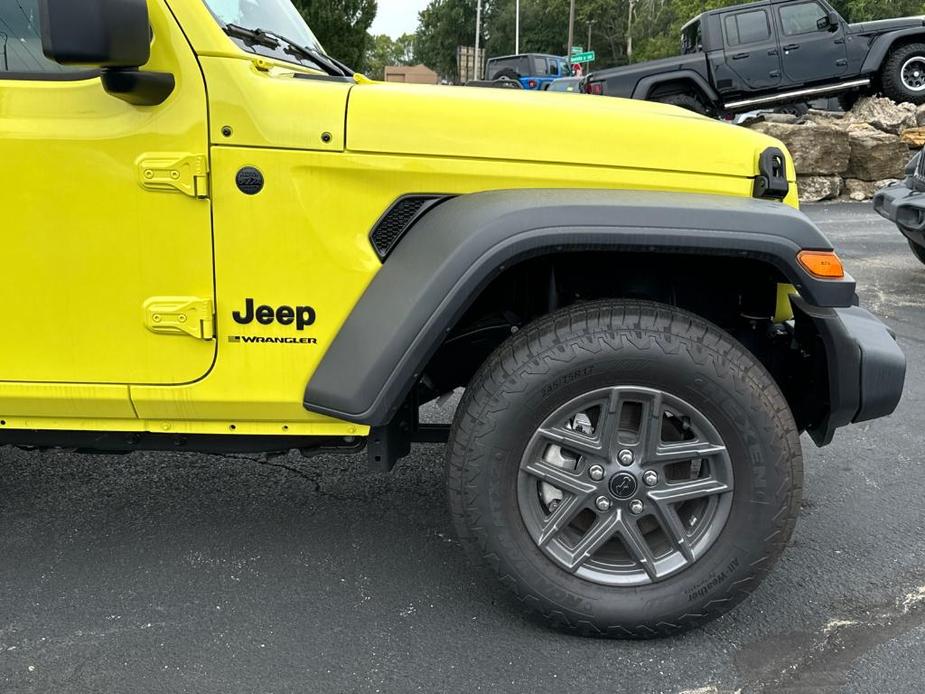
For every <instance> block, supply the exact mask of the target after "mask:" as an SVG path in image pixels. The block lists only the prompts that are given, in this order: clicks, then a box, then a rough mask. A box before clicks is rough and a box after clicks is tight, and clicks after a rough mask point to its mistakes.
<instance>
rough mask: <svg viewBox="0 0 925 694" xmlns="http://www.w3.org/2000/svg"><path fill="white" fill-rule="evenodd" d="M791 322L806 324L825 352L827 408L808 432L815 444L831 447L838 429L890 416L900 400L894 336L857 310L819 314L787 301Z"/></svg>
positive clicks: (901, 358)
mask: <svg viewBox="0 0 925 694" xmlns="http://www.w3.org/2000/svg"><path fill="white" fill-rule="evenodd" d="M791 301H792V302H793V307H794V313H795V315H796V319H797V322H798V323H799V321H801V320H806V319H809V320H811V321H812V323H813V324H814V326H815V330H816V332H817V333H818V335H819V337H820V339H821V340H822V344H823V346H824V349H825V355H826V365H827V371H828V373H827V376H828V385H829V393H828V406H827V413H826V416H825V417H824V418H823V420H822V421H821V422H819V423H818V424H817V425H815V426H811V427H810V428H809V434H810V436H812V438H813V440H814V441H815V442H816V444H818V445H820V446H824V445H826V444H828V443H830V442H831V440H832V437H833V435H834V434H835V430H836V429H837V428H838V427H842V426H845V425H846V424H850V423H857V422H866V421H868V420H871V419H877V418H879V417H885V416H887V415H889V414H892V413H893V411H894V410H895V409H896V407H897V405H899V401H900V399H901V398H902V393H903V384H904V382H905V378H906V357H905V355H904V354H903V352H902V350H901V349H900V347H899V345H898V344H897V343H896V339H895V337H894V335H893V334H892V333H891V332H890V330H889V328H887V327H886V326H885V325H884V324H883V323H881V322H880V320H879V319H877V317H876V316H874V315H873V314H872V313H870V312H869V311H866V310H865V309H863V308H860V307H858V306H852V307H848V308H836V309H833V308H819V307H816V306H811V305H810V304H808V303H807V302H806V301H804V300H803V299H801V298H799V297H792V298H791Z"/></svg>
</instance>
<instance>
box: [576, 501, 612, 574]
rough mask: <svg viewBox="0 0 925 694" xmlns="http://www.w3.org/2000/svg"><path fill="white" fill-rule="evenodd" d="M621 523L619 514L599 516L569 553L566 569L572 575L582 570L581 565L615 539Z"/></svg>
mask: <svg viewBox="0 0 925 694" xmlns="http://www.w3.org/2000/svg"><path fill="white" fill-rule="evenodd" d="M621 523H622V521H621V520H620V514H619V513H611V514H609V515H606V516H599V517H598V519H597V521H596V522H595V523H594V525H592V526H591V527H590V528H589V529H588V532H587V533H585V535H584V537H582V538H581V541H580V542H579V543H578V545H577V546H576V547H575V549H574V550H572V551H571V552H570V553H569V555H568V560H567V562H566V568H568V570H569V571H571V572H572V573H574V572H575V571H577V570H578V569H579V568H581V565H582V564H584V563H585V562H586V561H588V559H589V558H590V557H591V555H592V554H594V553H595V552H596V551H597V550H599V549H600V548H601V547H603V546H604V545H605V544H606V543H607V541H608V540H609V539H610V538H611V537H613V535H614V533H615V532H616V531H617V529H618V528H619V527H620V525H621Z"/></svg>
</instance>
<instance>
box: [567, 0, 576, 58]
mask: <svg viewBox="0 0 925 694" xmlns="http://www.w3.org/2000/svg"><path fill="white" fill-rule="evenodd" d="M574 45H575V0H572V1H571V3H570V4H569V8H568V56H567V57H566V60H567V61H568V64H569V69H571V67H572V46H574Z"/></svg>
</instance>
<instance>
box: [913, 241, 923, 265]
mask: <svg viewBox="0 0 925 694" xmlns="http://www.w3.org/2000/svg"><path fill="white" fill-rule="evenodd" d="M909 248H911V249H912V255H914V256H915V257H916V258H918V259H919V262H921V263H923V264H925V247H923V246H920V245H918V244H917V243H916V242H915V241H909Z"/></svg>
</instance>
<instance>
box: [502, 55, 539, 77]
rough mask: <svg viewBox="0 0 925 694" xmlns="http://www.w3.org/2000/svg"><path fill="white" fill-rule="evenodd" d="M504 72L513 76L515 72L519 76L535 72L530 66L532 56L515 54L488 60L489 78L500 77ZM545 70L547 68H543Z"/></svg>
mask: <svg viewBox="0 0 925 694" xmlns="http://www.w3.org/2000/svg"><path fill="white" fill-rule="evenodd" d="M502 72H504V73H505V74H506V75H507V76H508V77H511V78H513V77H514V74H516V75H517V77H523V76H525V75H532V74H534V73H533V69H532V68H531V66H530V58H529V57H528V56H525V55H514V56H510V57H509V58H492V59H491V60H489V61H488V79H490V80H494V79H498V77H501V76H502V75H501V74H500V73H502ZM543 72H546V70H543ZM512 73H514V74H512Z"/></svg>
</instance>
